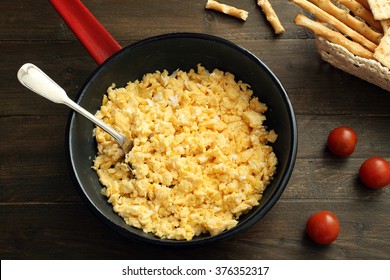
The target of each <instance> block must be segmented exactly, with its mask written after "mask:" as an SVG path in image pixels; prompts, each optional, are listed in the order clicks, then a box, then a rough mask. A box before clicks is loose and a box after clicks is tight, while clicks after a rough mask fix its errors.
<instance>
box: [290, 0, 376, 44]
mask: <svg viewBox="0 0 390 280" xmlns="http://www.w3.org/2000/svg"><path fill="white" fill-rule="evenodd" d="M291 1H293V2H294V3H296V4H298V5H299V6H301V7H302V8H304V9H305V10H307V11H308V12H310V13H312V14H313V15H314V16H315V17H316V18H317V19H318V20H320V21H322V22H326V23H329V24H331V25H332V26H333V27H334V28H336V29H337V30H338V31H340V32H341V33H343V34H345V35H347V36H348V37H350V38H351V39H352V40H353V41H355V42H357V43H359V44H361V45H362V46H364V47H366V48H367V49H368V50H370V51H371V52H374V50H375V48H376V47H377V46H378V45H377V44H375V43H373V42H371V41H370V40H368V39H367V38H365V37H364V36H362V35H361V34H359V33H357V32H356V31H355V30H353V29H351V28H350V27H348V26H347V25H345V24H344V23H342V22H341V21H339V20H338V19H337V18H335V17H334V16H332V15H330V14H328V13H326V12H324V11H323V10H321V9H320V8H318V7H317V6H316V5H314V4H312V3H310V2H308V1H306V0H291Z"/></svg>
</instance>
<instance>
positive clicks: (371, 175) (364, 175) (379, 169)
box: [359, 157, 390, 189]
mask: <svg viewBox="0 0 390 280" xmlns="http://www.w3.org/2000/svg"><path fill="white" fill-rule="evenodd" d="M359 177H360V180H361V181H362V182H363V184H364V185H366V186H367V187H369V188H375V189H378V188H384V187H386V186H387V185H389V184H390V165H389V163H388V162H387V161H386V160H385V159H383V158H381V157H372V158H369V159H367V160H366V161H365V162H363V164H362V165H361V166H360V169H359Z"/></svg>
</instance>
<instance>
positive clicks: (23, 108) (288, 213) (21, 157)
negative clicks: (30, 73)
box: [0, 0, 390, 259]
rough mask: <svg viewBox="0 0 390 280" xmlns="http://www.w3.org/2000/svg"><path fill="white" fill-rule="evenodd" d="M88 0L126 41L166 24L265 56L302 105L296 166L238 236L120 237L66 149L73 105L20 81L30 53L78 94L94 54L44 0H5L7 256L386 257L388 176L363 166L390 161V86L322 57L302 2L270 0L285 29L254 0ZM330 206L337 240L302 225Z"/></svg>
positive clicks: (3, 241)
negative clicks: (340, 150) (350, 133)
mask: <svg viewBox="0 0 390 280" xmlns="http://www.w3.org/2000/svg"><path fill="white" fill-rule="evenodd" d="M83 2H84V4H85V5H86V6H87V7H88V8H89V9H90V10H91V12H92V13H93V14H94V15H95V16H96V17H97V18H98V19H99V21H100V22H101V23H102V24H103V25H104V26H105V27H106V28H107V29H108V31H109V32H110V33H111V34H112V35H113V37H114V38H116V39H117V40H118V42H119V43H120V44H121V45H122V46H126V45H129V44H131V43H134V42H136V41H138V40H141V39H144V38H147V37H150V36H153V35H159V34H163V33H170V32H202V33H207V34H212V35H217V36H220V37H222V38H225V39H228V40H231V41H232V42H234V43H237V44H239V45H241V46H242V47H244V48H247V49H248V50H249V51H251V52H252V53H254V54H255V55H256V56H258V57H259V58H260V59H261V60H263V61H264V62H265V63H266V64H267V65H268V66H269V67H270V68H271V69H272V70H273V71H274V72H275V74H276V75H277V76H278V77H279V79H280V80H281V82H282V84H283V85H284V87H285V88H286V90H287V92H288V95H289V97H290V99H291V102H292V104H293V106H294V109H295V113H296V116H297V122H298V130H299V136H298V139H299V149H298V157H297V161H296V165H295V169H294V172H293V175H292V177H291V180H290V183H289V184H288V186H287V188H286V190H285V191H284V193H283V195H282V197H281V198H280V200H279V201H278V202H277V203H276V205H275V206H274V207H273V208H272V210H271V211H270V212H269V213H268V214H267V215H266V216H265V218H263V219H262V220H261V221H259V222H258V223H257V224H255V225H254V226H253V227H251V228H250V229H249V230H248V231H246V232H245V233H243V234H242V235H240V236H237V237H235V238H232V239H230V240H227V241H224V242H221V243H218V244H215V245H213V246H208V247H200V248H193V249H188V250H173V249H172V250H171V249H167V248H159V247H149V246H146V245H143V244H136V243H133V242H131V241H128V240H125V239H123V238H122V237H120V236H118V235H117V234H116V233H115V232H113V231H111V230H110V229H109V228H107V227H106V226H105V225H104V224H103V223H101V222H100V220H98V219H97V218H96V217H95V216H94V215H93V214H92V213H91V212H90V210H89V209H88V208H87V206H86V205H85V203H84V202H83V201H82V200H81V198H80V196H79V195H78V193H77V191H76V188H75V186H74V185H73V183H72V181H71V179H70V176H69V174H68V171H67V163H66V160H65V158H66V156H65V149H64V143H65V126H66V122H67V118H68V114H69V109H68V108H67V107H65V106H61V105H56V104H53V103H51V102H49V101H47V100H44V99H43V98H41V97H39V96H37V95H35V94H33V93H31V92H29V91H28V90H27V89H25V88H23V87H22V86H21V85H20V84H19V83H18V82H17V80H16V72H17V70H18V69H19V67H20V66H21V65H22V64H23V63H25V62H32V63H34V64H37V65H38V66H40V67H41V68H43V69H44V70H45V71H46V72H47V73H49V74H50V75H51V76H52V77H53V79H54V80H56V81H57V82H58V83H59V84H61V86H63V87H64V88H65V90H66V91H67V92H68V93H69V95H70V97H71V98H75V97H76V95H77V92H78V90H79V88H80V87H81V86H82V84H83V82H84V81H85V80H86V79H87V77H88V76H89V75H90V74H91V73H92V71H93V70H94V69H95V68H96V67H97V65H96V64H95V62H94V61H93V60H92V58H91V57H90V56H89V55H88V53H87V52H86V51H85V49H84V48H83V46H82V45H81V44H80V43H79V41H78V40H77V39H76V37H75V36H74V35H73V33H72V32H71V31H70V30H69V28H68V27H67V26H66V25H65V23H64V22H63V21H62V20H61V18H60V17H59V16H58V14H57V13H56V12H55V10H54V9H53V7H52V6H51V5H50V4H49V2H48V1H25V0H12V1H11V0H2V1H1V2H0V10H1V11H2V14H1V19H0V39H1V40H0V58H1V69H0V77H1V88H2V90H1V94H2V102H1V110H0V126H1V134H0V135H1V148H0V191H1V195H0V257H1V258H2V259H122V258H123V259H156V258H157V259H159V258H161V259H390V187H388V188H387V189H386V188H385V189H382V190H371V189H368V188H365V187H364V186H363V185H362V184H361V183H360V181H359V179H358V177H357V171H358V169H359V167H360V165H361V163H362V162H363V161H364V160H365V159H366V158H368V157H371V156H374V155H379V156H382V157H384V158H386V159H387V160H390V145H389V141H390V126H389V125H390V93H389V92H386V91H384V90H382V89H380V88H378V87H376V86H374V85H371V84H369V83H367V82H365V81H362V80H360V79H358V78H356V77H353V76H351V75H349V74H347V73H344V72H341V71H339V70H337V69H335V68H334V67H332V66H330V65H329V64H327V63H325V62H323V61H322V60H321V58H320V57H319V55H318V53H317V51H316V48H315V45H314V36H313V34H311V33H310V32H308V31H306V30H305V29H303V28H301V27H298V26H296V25H295V24H294V23H293V18H294V17H295V15H296V14H297V13H298V12H299V11H300V9H299V8H298V7H297V6H295V5H293V4H291V3H289V2H288V1H287V0H284V1H282V0H273V1H271V2H272V4H273V7H274V9H275V11H276V12H277V14H278V15H279V17H280V19H281V22H282V23H283V25H284V26H285V28H286V32H285V33H284V34H283V35H281V36H275V35H274V33H273V30H272V29H271V27H270V25H269V24H268V22H267V21H266V19H265V17H264V15H263V14H262V12H261V9H260V8H259V7H258V6H257V5H256V1H254V0H246V1H242V0H231V1H228V0H226V1H224V2H225V3H229V4H233V5H235V6H237V7H240V8H243V9H246V10H247V11H249V18H248V20H247V21H246V22H242V21H240V20H237V19H235V18H231V17H228V16H225V15H223V14H220V13H217V12H213V11H209V10H205V9H204V6H205V2H206V0H202V1H195V0H192V1H179V0H167V1H157V0H133V1H128V0H85V1H83ZM339 125H348V126H351V127H353V128H354V129H355V130H356V132H357V133H358V136H359V142H358V146H357V148H356V151H355V153H354V154H353V155H352V156H350V157H349V158H346V159H336V158H334V157H333V156H331V155H330V154H329V153H328V152H327V151H326V149H325V142H326V137H327V135H328V133H329V131H330V130H331V129H332V128H334V127H336V126H339ZM323 209H328V210H331V211H333V212H335V213H336V214H337V215H338V217H339V219H340V223H341V233H340V236H339V238H338V240H337V241H336V242H335V243H333V244H332V245H330V246H318V245H315V244H313V243H312V242H311V241H310V240H309V239H308V238H307V236H306V235H305V223H306V220H307V218H308V217H309V216H310V215H311V214H313V213H315V212H317V211H319V210H323Z"/></svg>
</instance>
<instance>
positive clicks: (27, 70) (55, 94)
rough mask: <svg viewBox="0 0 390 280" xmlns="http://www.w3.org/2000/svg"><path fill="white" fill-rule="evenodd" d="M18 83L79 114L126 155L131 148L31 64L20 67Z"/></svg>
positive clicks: (125, 141) (130, 141) (128, 142)
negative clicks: (97, 127)
mask: <svg viewBox="0 0 390 280" xmlns="http://www.w3.org/2000/svg"><path fill="white" fill-rule="evenodd" d="M17 77H18V80H19V82H20V83H21V84H22V85H24V86H25V87H26V88H28V89H29V90H31V91H33V92H35V93H38V94H39V95H41V96H43V97H45V98H46V99H49V100H50V101H53V102H54V103H58V104H65V105H67V106H68V107H70V108H72V109H73V110H75V111H76V112H78V113H80V114H81V115H83V116H84V117H86V118H87V119H89V120H90V121H92V122H93V123H95V124H96V125H97V126H99V127H100V128H101V129H103V130H104V131H106V132H107V133H108V134H110V135H111V136H112V137H113V138H114V139H115V141H116V142H118V144H119V145H120V146H121V147H122V149H123V151H124V152H125V153H126V154H127V153H128V152H129V151H130V150H131V149H132V148H133V141H132V140H130V139H129V138H127V137H126V136H125V135H123V134H122V133H120V132H118V131H116V130H114V129H113V128H112V127H111V126H109V125H108V124H106V123H105V122H103V121H101V120H100V119H98V118H97V117H95V116H94V115H93V114H91V113H90V112H88V111H87V110H85V109H84V108H82V107H81V106H80V105H78V104H77V103H75V102H74V101H73V100H71V99H70V98H69V97H68V95H67V94H66V92H65V90H64V89H63V88H61V87H60V86H59V85H58V84H57V83H56V82H54V81H53V80H52V79H51V78H50V77H49V76H47V75H46V74H45V73H44V72H43V71H42V70H41V69H39V68H38V67H37V66H35V65H34V64H31V63H26V64H24V65H23V66H22V67H20V69H19V71H18V74H17Z"/></svg>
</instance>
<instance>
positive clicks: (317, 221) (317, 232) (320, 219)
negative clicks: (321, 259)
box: [306, 210, 340, 245]
mask: <svg viewBox="0 0 390 280" xmlns="http://www.w3.org/2000/svg"><path fill="white" fill-rule="evenodd" d="M306 232H307V234H308V235H309V237H310V239H311V240H313V241H314V242H316V243H318V244H323V245H325V244H330V243H332V242H333V241H335V240H336V239H337V237H338V236H339V233H340V223H339V220H338V219H337V217H336V215H335V214H333V213H332V212H330V211H325V210H324V211H320V212H318V213H316V214H314V215H313V216H311V217H310V218H309V219H308V220H307V222H306Z"/></svg>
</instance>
